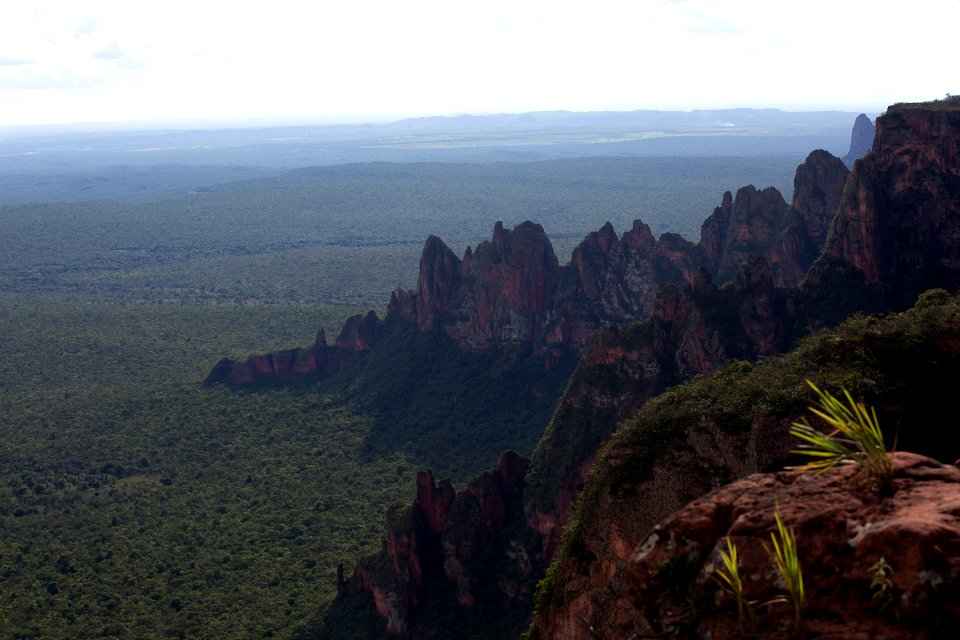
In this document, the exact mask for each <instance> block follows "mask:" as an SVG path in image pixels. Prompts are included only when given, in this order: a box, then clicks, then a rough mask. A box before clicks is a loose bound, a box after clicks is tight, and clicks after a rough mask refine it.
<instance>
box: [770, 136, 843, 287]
mask: <svg viewBox="0 0 960 640" xmlns="http://www.w3.org/2000/svg"><path fill="white" fill-rule="evenodd" d="M849 175H850V172H849V171H848V170H847V168H846V167H845V166H844V164H843V163H842V162H841V161H840V160H839V159H837V158H836V157H834V156H832V155H830V154H829V153H828V152H826V151H824V150H822V149H817V150H815V151H812V152H811V153H810V155H809V156H807V159H806V161H805V162H804V163H803V164H802V165H800V166H799V167H797V173H796V176H795V177H794V179H793V204H792V205H791V207H790V210H789V211H788V212H787V213H786V215H785V216H784V221H783V224H782V226H781V231H780V234H779V237H778V238H777V239H776V240H775V242H774V243H773V245H772V246H770V247H769V248H768V249H767V250H766V251H765V252H764V256H765V257H766V258H767V261H768V262H769V263H770V269H771V272H772V274H773V279H774V281H775V282H776V283H777V284H778V285H780V286H789V287H793V286H796V285H797V284H798V283H799V282H800V281H801V280H802V279H803V278H804V277H805V276H806V274H807V271H808V270H809V269H810V265H812V264H813V262H814V260H816V259H817V258H818V257H819V256H820V252H821V251H822V250H823V243H824V241H825V240H826V237H827V231H828V230H829V229H830V222H831V221H832V220H833V216H834V214H835V213H836V211H837V206H838V205H839V204H840V197H841V196H842V195H843V188H844V185H845V184H846V182H847V178H848V177H849Z"/></svg>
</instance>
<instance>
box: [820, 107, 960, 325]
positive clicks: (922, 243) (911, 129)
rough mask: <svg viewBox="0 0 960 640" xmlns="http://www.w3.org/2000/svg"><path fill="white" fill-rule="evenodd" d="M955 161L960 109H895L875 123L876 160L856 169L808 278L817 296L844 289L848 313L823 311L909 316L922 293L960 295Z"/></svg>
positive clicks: (843, 307)
mask: <svg viewBox="0 0 960 640" xmlns="http://www.w3.org/2000/svg"><path fill="white" fill-rule="evenodd" d="M958 158H960V103H958V102H956V101H945V102H944V103H941V104H939V105H937V106H936V107H931V106H930V105H894V106H893V107H891V108H890V109H889V110H888V111H887V112H886V113H885V114H884V115H882V116H881V117H879V118H878V119H877V135H876V138H875V140H874V144H873V152H872V153H871V154H870V155H868V156H866V157H865V158H863V159H862V160H861V161H860V162H858V163H857V165H856V167H855V168H854V171H853V174H852V175H851V177H850V180H849V182H848V183H847V186H846V189H845V190H844V193H843V198H842V201H841V204H840V207H839V209H838V211H837V216H836V219H835V220H834V222H833V225H832V226H831V228H830V231H829V234H828V236H827V239H826V243H825V246H824V251H823V257H822V258H821V259H820V260H819V261H818V262H817V264H816V265H815V266H814V268H813V270H812V273H811V274H810V277H809V281H810V282H809V287H808V288H809V289H811V290H817V289H819V290H820V292H821V293H823V292H826V291H829V290H831V289H837V288H842V289H844V294H843V296H842V297H843V298H845V300H846V302H845V303H844V301H843V300H840V301H837V300H833V299H830V300H828V301H826V303H825V304H823V305H822V306H823V307H832V308H833V309H838V311H835V313H836V312H839V313H841V314H846V313H849V312H850V311H852V309H851V306H852V305H856V306H857V307H862V306H863V305H865V304H868V305H870V306H872V307H873V309H871V310H874V309H875V310H879V309H884V308H904V307H905V306H907V305H909V304H910V302H911V301H912V300H914V299H916V296H917V295H918V294H919V293H920V292H921V291H924V290H926V289H929V288H931V287H944V288H946V289H949V290H953V289H955V288H956V287H957V286H958V285H960V161H958ZM838 302H839V303H840V304H839V305H838V304H837V303H838ZM818 311H821V309H818Z"/></svg>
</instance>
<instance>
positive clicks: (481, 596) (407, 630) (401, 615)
mask: <svg viewBox="0 0 960 640" xmlns="http://www.w3.org/2000/svg"><path fill="white" fill-rule="evenodd" d="M528 465H529V460H528V459H526V458H524V457H522V456H519V455H517V454H516V453H514V452H512V451H509V452H507V453H504V454H503V456H501V458H500V463H499V464H498V466H497V467H496V468H495V469H493V470H491V471H488V472H486V473H484V474H481V475H480V476H478V477H477V478H475V479H473V480H472V481H471V482H470V483H469V484H468V485H467V486H466V488H464V489H463V490H461V491H456V490H455V489H454V488H453V485H452V484H451V483H450V481H449V480H444V481H441V482H437V481H436V480H434V478H433V475H432V474H431V473H430V472H428V471H424V472H420V473H418V474H417V495H416V498H415V499H414V502H413V505H412V506H410V507H408V508H405V509H399V510H395V511H393V512H391V513H390V514H388V518H387V527H386V534H385V536H384V541H383V549H382V552H381V553H380V554H377V555H375V556H371V557H369V558H367V559H365V560H362V561H361V562H360V563H359V564H358V565H357V567H356V569H355V570H354V573H353V575H352V577H351V578H350V579H349V581H346V580H343V579H342V577H341V579H340V580H339V583H338V592H339V593H340V595H339V597H338V599H337V601H335V602H334V603H333V604H332V605H331V609H332V610H331V613H330V617H331V618H336V617H338V616H339V614H340V610H341V609H343V608H345V607H349V606H350V603H351V601H352V600H353V599H356V598H357V597H359V596H360V595H361V594H370V595H371V596H372V601H373V603H374V605H375V607H376V609H377V611H378V613H379V614H380V616H381V617H382V619H383V620H384V621H385V625H386V633H387V634H389V635H391V636H398V637H405V638H430V637H437V638H441V637H465V635H459V636H457V635H456V632H455V631H454V629H459V630H460V632H462V633H466V630H467V629H470V628H471V625H474V624H478V621H477V620H476V619H475V618H476V616H475V615H474V612H475V611H476V609H477V608H480V609H482V610H484V611H485V612H486V614H487V615H489V614H490V613H491V610H498V611H500V612H501V613H502V614H504V615H505V616H508V617H509V615H510V614H511V610H512V607H511V603H513V602H515V601H517V599H518V598H520V597H521V596H525V598H526V600H525V602H527V601H529V596H530V594H529V588H530V571H531V568H530V564H529V562H528V561H527V560H525V559H524V557H523V554H524V553H525V551H524V549H523V547H522V546H519V545H517V544H516V542H515V541H512V540H511V539H510V538H509V537H508V536H506V535H505V528H506V527H507V526H508V525H509V524H510V523H511V522H516V521H517V520H518V518H517V512H519V510H520V495H521V494H522V491H523V485H524V475H525V473H526V470H527V467H528ZM504 567H507V570H504ZM494 585H495V586H494ZM525 590H526V591H525ZM519 611H520V612H521V615H523V614H525V612H527V611H528V609H526V608H525V607H522V608H520V609H519ZM437 612H441V613H440V614H439V615H438V613H437ZM480 624H483V625H485V626H486V627H495V626H496V624H497V622H496V621H493V622H490V621H486V622H482V623H480ZM318 633H319V636H318V637H323V638H339V637H351V638H352V637H355V636H354V632H353V630H350V629H346V630H344V629H338V628H327V629H323V630H321V631H319V632H318ZM451 633H453V634H454V636H451V635H450V634H451ZM338 634H344V635H342V636H341V635H338Z"/></svg>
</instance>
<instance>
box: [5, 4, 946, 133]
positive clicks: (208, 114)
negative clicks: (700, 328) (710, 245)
mask: <svg viewBox="0 0 960 640" xmlns="http://www.w3.org/2000/svg"><path fill="white" fill-rule="evenodd" d="M787 6H789V7H790V9H786V8H781V7H787ZM894 8H895V9H894ZM958 25H960V0H910V1H909V2H897V3H888V2H860V1H846V0H803V1H800V2H790V3H789V4H788V3H785V2H779V1H778V0H763V1H756V2H755V1H753V0H736V1H734V0H634V1H632V2H628V1H605V0H578V1H576V2H566V1H565V0H544V1H540V0H530V1H527V0H507V1H501V0H472V1H470V2H464V1H461V0H436V1H434V0H423V1H421V0H392V1H381V0H336V1H327V0H312V1H303V2H301V1H293V0H269V1H261V0H256V1H252V0H251V1H247V0H231V1H229V2H226V1H223V2H222V1H220V0H186V1H183V0H164V1H163V2H146V1H143V2H135V1H132V0H82V1H78V0H20V1H14V0H2V7H0V125H13V124H38V123H62V122H91V121H113V122H118V121H150V122H157V121H172V120H193V121H198V120H221V119H222V120H230V121H237V120H244V119H280V118H286V119H292V120H294V121H303V122H308V121H338V120H339V121H344V120H346V121H354V122H356V121H367V120H384V119H396V118H398V117H404V116H411V115H447V114H456V113H495V112H522V111H534V110H549V109H569V110H576V111H586V110H601V109H613V110H633V109H683V110H687V109H696V108H718V107H739V106H749V107H779V108H785V109H820V108H840V109H849V110H858V111H859V110H862V111H868V112H876V111H881V110H882V109H883V108H884V107H885V106H886V105H888V104H890V103H893V102H897V101H910V100H924V99H931V98H937V97H943V95H944V94H945V93H948V92H949V93H960V86H958V82H960V74H958V72H957V67H958V64H957V62H958V60H960V54H958V52H957V48H956V43H957V29H958Z"/></svg>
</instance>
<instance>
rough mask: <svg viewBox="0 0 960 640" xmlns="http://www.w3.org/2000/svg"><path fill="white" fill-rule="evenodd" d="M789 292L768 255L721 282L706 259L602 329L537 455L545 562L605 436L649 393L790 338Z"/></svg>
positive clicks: (533, 475)
mask: <svg viewBox="0 0 960 640" xmlns="http://www.w3.org/2000/svg"><path fill="white" fill-rule="evenodd" d="M795 307H796V305H795V301H794V296H793V294H792V292H790V291H788V290H784V289H781V288H778V287H776V286H775V285H774V283H773V279H772V276H771V274H770V269H769V267H768V265H767V264H766V262H765V261H764V260H763V258H760V257H758V256H753V257H751V258H750V259H749V260H748V261H747V262H746V263H744V264H743V265H741V267H740V269H739V271H738V272H737V274H736V277H735V278H734V281H733V282H732V283H730V284H728V285H726V286H724V287H719V286H717V285H716V284H715V283H714V282H713V280H712V279H711V277H710V274H709V273H708V272H707V270H706V269H705V268H701V269H700V270H699V271H698V272H697V274H696V275H695V277H694V279H693V282H692V283H691V284H689V285H685V286H682V287H677V286H675V285H669V286H667V287H665V288H664V289H663V290H662V291H661V292H660V295H658V296H657V300H656V304H655V307H654V312H653V316H652V318H650V319H649V320H647V321H645V322H643V323H636V324H633V325H629V326H625V327H609V328H605V329H604V330H602V331H599V332H597V334H596V335H595V336H594V338H593V340H592V341H591V343H590V345H589V347H588V348H587V350H586V352H585V353H584V355H583V357H582V358H581V360H580V363H579V365H578V367H577V370H576V372H575V373H574V375H573V377H572V379H571V382H570V384H569V385H568V387H567V391H566V393H565V394H564V396H563V398H562V399H561V402H560V406H559V407H558V408H557V412H556V414H554V418H553V420H552V421H551V423H550V425H549V426H548V427H547V430H546V432H545V433H544V437H543V439H542V440H541V441H540V444H539V445H538V446H537V449H536V451H535V452H534V456H533V465H532V468H531V471H530V474H529V475H528V478H527V483H528V488H527V491H526V493H525V495H524V506H525V511H526V517H527V523H528V526H529V527H530V528H531V529H533V530H535V531H537V532H538V534H539V535H540V536H541V537H542V541H541V543H540V548H541V549H542V551H543V557H542V561H543V562H545V563H549V562H550V560H551V558H552V554H553V550H554V549H555V547H556V544H557V542H558V538H559V534H560V530H561V528H562V526H563V524H564V523H565V522H566V520H567V516H568V514H569V509H570V506H571V504H572V502H573V499H574V498H575V497H576V496H577V495H578V494H579V492H580V491H581V490H582V489H583V486H584V483H585V481H586V477H587V474H588V472H589V471H590V469H591V468H592V466H593V463H594V461H595V456H596V452H597V451H598V449H599V447H600V445H601V444H602V443H603V442H604V441H605V440H606V439H607V438H608V437H609V436H610V434H612V433H613V431H614V429H615V428H616V425H617V424H618V423H619V422H621V421H622V420H623V419H624V418H626V417H627V416H628V415H629V414H630V413H631V412H632V411H633V410H635V409H636V408H637V407H639V406H641V405H642V403H643V402H645V401H647V400H649V399H650V398H652V397H654V396H655V395H656V394H658V393H660V392H661V391H663V390H664V389H667V388H668V387H670V386H673V385H675V384H677V383H679V382H681V381H683V380H686V379H689V378H691V377H693V376H695V375H710V374H712V373H713V372H715V371H716V370H717V369H718V368H719V367H720V366H721V365H723V364H724V363H726V362H727V361H729V360H731V359H745V360H755V359H757V358H761V357H764V356H767V355H771V354H775V353H781V352H782V351H784V350H785V349H786V348H787V347H788V346H789V344H790V341H791V339H792V335H793V328H792V324H791V322H792V319H793V318H794V317H795V311H794V310H795Z"/></svg>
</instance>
